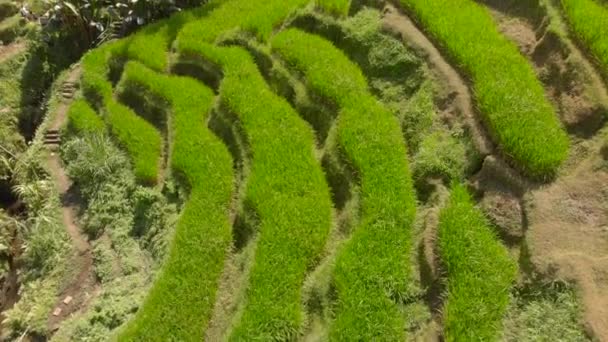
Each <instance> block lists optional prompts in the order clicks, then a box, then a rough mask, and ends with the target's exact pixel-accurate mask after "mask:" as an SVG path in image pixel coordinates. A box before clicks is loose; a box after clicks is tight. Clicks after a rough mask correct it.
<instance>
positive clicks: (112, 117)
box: [104, 99, 162, 185]
mask: <svg viewBox="0 0 608 342" xmlns="http://www.w3.org/2000/svg"><path fill="white" fill-rule="evenodd" d="M104 108H105V109H104V113H105V114H104V116H105V119H106V122H107V123H108V126H109V127H110V133H112V135H113V136H114V137H115V138H116V140H118V143H119V144H120V145H121V147H123V148H124V149H125V150H127V153H128V154H129V156H130V157H131V161H132V162H133V171H134V173H135V177H136V178H137V180H138V181H139V182H141V183H143V184H149V185H152V184H155V183H156V182H157V180H158V172H159V167H160V156H161V148H162V136H161V135H160V133H159V132H158V130H157V129H156V128H155V127H154V126H152V125H151V124H150V123H149V122H147V121H146V120H144V119H142V118H140V117H139V116H137V114H135V112H133V111H132V110H131V109H130V108H129V107H126V106H124V105H121V104H120V103H118V102H116V101H114V100H113V99H108V100H106V101H105V106H104Z"/></svg>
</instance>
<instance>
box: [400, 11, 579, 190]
mask: <svg viewBox="0 0 608 342" xmlns="http://www.w3.org/2000/svg"><path fill="white" fill-rule="evenodd" d="M401 4H402V5H403V6H404V7H405V8H406V9H407V10H408V11H409V12H411V13H412V14H413V16H414V17H415V18H416V20H417V21H418V22H419V23H420V24H421V25H422V27H424V29H425V30H426V31H427V32H428V33H429V34H430V35H431V36H432V37H433V38H434V39H435V40H436V41H437V42H438V43H439V45H440V46H441V47H442V48H443V49H444V50H445V51H446V52H447V54H448V55H449V56H450V57H451V59H452V60H453V61H454V62H455V63H456V64H458V66H459V67H460V69H461V70H462V71H463V72H464V73H466V74H467V76H468V77H469V78H470V80H471V82H472V85H473V91H474V95H475V98H476V100H477V106H478V107H479V111H480V112H481V115H482V118H483V121H484V123H485V125H486V127H487V128H488V130H489V132H490V134H491V136H492V137H493V139H494V140H495V141H496V142H497V143H498V145H499V148H500V149H501V150H502V153H503V154H504V155H505V156H506V157H508V158H509V159H512V160H513V161H514V162H515V163H516V164H517V166H518V167H519V168H520V169H521V170H523V171H524V172H525V173H526V174H528V175H529V176H532V177H535V178H546V177H551V176H553V175H554V174H555V173H556V171H557V169H558V167H559V166H560V165H561V163H562V162H563V161H564V160H565V158H566V157H567V155H568V148H569V141H568V136H567V134H566V133H565V131H564V129H563V128H562V127H561V125H560V122H559V120H558V117H557V116H556V115H555V111H554V109H553V107H552V106H551V104H550V103H549V101H548V100H547V98H546V97H545V92H544V90H543V87H542V85H541V83H540V81H539V80H538V79H537V78H536V76H535V73H534V70H533V69H532V66H531V65H530V63H529V62H528V61H527V60H526V59H525V58H524V57H523V56H522V55H521V54H520V53H519V51H518V49H517V47H516V46H515V45H514V44H513V43H512V42H510V41H509V40H507V38H505V37H504V36H503V35H501V34H500V33H499V32H498V29H497V27H496V24H495V23H494V21H493V18H492V16H491V15H490V13H489V12H488V11H487V10H486V9H485V8H484V7H483V6H481V5H479V4H477V3H475V2H474V1H471V0H431V1H429V0H401Z"/></svg>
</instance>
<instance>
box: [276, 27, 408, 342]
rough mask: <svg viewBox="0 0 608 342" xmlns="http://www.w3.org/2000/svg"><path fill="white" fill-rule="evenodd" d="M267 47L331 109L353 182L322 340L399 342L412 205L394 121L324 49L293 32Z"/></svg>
mask: <svg viewBox="0 0 608 342" xmlns="http://www.w3.org/2000/svg"><path fill="white" fill-rule="evenodd" d="M272 48H273V50H274V51H275V52H276V53H278V54H279V55H280V56H281V57H282V58H283V59H284V60H285V61H286V63H287V64H288V65H289V67H291V68H295V69H297V70H298V71H300V72H302V73H303V74H304V75H305V78H306V81H307V85H308V87H309V88H310V89H312V90H313V91H314V92H315V93H317V94H319V95H321V96H323V97H324V98H326V99H328V100H330V101H332V102H334V103H335V104H336V105H337V107H338V108H339V116H338V119H337V120H338V126H337V134H338V136H337V141H338V144H339V147H338V148H339V149H340V153H343V154H344V155H345V157H346V159H347V160H349V161H350V163H351V164H352V166H353V167H354V169H355V170H356V172H357V175H358V177H359V179H360V187H361V188H360V195H361V199H360V208H361V209H360V210H361V213H360V216H361V219H360V223H359V225H358V226H357V227H355V230H354V232H353V234H352V237H351V239H350V240H349V241H348V242H347V243H346V244H345V246H344V249H343V250H341V251H340V252H339V254H338V256H337V260H336V265H335V271H334V283H335V286H336V291H337V306H336V308H335V320H334V321H333V323H332V325H331V327H330V338H331V339H332V340H341V339H343V338H344V337H345V336H348V337H350V338H352V339H353V340H363V341H371V340H387V341H391V340H404V339H405V328H404V327H405V326H406V322H405V318H404V317H403V316H402V315H401V314H400V309H399V305H398V303H397V302H401V301H402V300H404V299H405V298H406V297H407V296H408V289H409V287H410V276H411V269H410V266H409V260H410V252H411V246H412V238H411V235H412V232H411V229H412V226H413V219H414V213H415V206H416V199H415V194H414V190H413V187H412V181H411V177H410V171H409V167H408V161H407V158H406V156H407V153H406V148H405V142H404V139H403V136H402V133H401V130H400V128H399V123H398V121H397V119H396V118H395V117H394V116H393V115H392V114H391V113H390V112H389V111H388V110H387V109H386V108H384V107H382V106H381V105H380V104H379V103H378V101H377V100H375V99H374V98H373V96H371V95H370V94H369V92H368V91H367V82H366V80H365V77H363V75H362V73H361V70H359V69H358V68H357V67H356V66H355V65H354V64H353V63H352V62H350V61H349V60H348V58H347V57H346V56H345V55H344V54H343V53H342V52H341V51H339V50H338V49H336V48H335V47H334V46H333V45H332V44H331V43H330V42H328V41H326V40H324V39H322V38H320V37H317V36H314V35H310V34H307V33H304V32H301V31H298V30H287V31H284V32H281V33H279V34H278V35H277V36H275V37H274V38H273V39H272Z"/></svg>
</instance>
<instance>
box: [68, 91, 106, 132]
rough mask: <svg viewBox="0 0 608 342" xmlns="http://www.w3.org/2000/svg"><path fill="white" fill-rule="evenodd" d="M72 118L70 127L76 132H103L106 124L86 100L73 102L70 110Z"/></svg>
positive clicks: (69, 114) (69, 115) (69, 113)
mask: <svg viewBox="0 0 608 342" xmlns="http://www.w3.org/2000/svg"><path fill="white" fill-rule="evenodd" d="M68 117H69V119H70V121H69V124H68V128H69V129H70V130H71V131H72V132H74V133H91V134H95V133H103V132H105V129H106V126H105V124H104V122H103V120H102V119H101V117H99V115H97V113H95V111H94V110H93V108H91V106H90V105H89V103H88V102H86V101H85V100H82V99H79V100H76V101H74V102H73V103H72V105H71V106H70V110H69V111H68Z"/></svg>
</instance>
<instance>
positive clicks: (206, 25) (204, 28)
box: [178, 0, 309, 48]
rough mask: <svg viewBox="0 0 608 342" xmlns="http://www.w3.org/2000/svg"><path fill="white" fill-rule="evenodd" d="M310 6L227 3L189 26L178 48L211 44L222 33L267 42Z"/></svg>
mask: <svg viewBox="0 0 608 342" xmlns="http://www.w3.org/2000/svg"><path fill="white" fill-rule="evenodd" d="M216 3H220V2H219V1H216ZM308 3H309V0H265V1H251V0H227V1H224V2H221V4H220V5H218V6H217V7H216V8H214V9H213V10H212V11H211V12H210V13H208V14H207V15H206V16H205V17H204V18H202V19H201V20H199V21H195V22H192V23H190V24H188V25H186V26H185V27H184V28H183V30H182V31H181V32H180V34H179V38H178V44H182V46H183V47H184V48H186V47H188V46H194V45H196V44H198V43H200V42H201V41H202V42H208V43H211V42H213V41H215V40H216V39H217V38H218V37H219V36H220V35H221V34H222V33H226V32H227V31H230V30H233V29H237V28H238V29H242V30H245V31H248V32H251V33H254V34H256V35H257V38H258V39H260V40H262V41H265V40H267V39H268V37H270V35H271V34H272V30H273V29H275V28H276V27H277V25H279V24H281V22H282V21H283V20H285V18H286V17H287V16H288V15H289V14H290V13H292V12H293V11H294V10H296V9H298V8H300V7H303V6H305V5H306V4H308Z"/></svg>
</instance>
